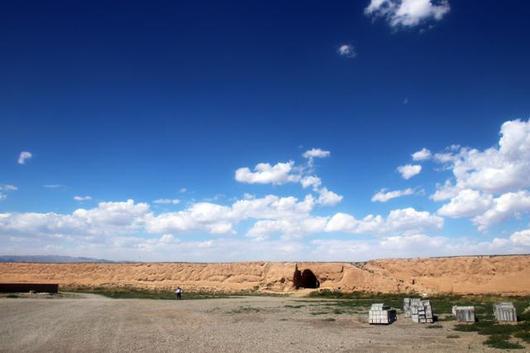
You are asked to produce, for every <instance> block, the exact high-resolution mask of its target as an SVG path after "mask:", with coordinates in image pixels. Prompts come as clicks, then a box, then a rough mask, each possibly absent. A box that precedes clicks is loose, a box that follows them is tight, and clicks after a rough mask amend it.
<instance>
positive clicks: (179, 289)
mask: <svg viewBox="0 0 530 353" xmlns="http://www.w3.org/2000/svg"><path fill="white" fill-rule="evenodd" d="M175 294H176V295H177V300H181V299H182V288H180V287H177V289H175Z"/></svg>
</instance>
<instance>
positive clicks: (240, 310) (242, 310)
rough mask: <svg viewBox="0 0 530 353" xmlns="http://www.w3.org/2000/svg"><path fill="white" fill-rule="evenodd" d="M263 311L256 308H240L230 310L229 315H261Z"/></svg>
mask: <svg viewBox="0 0 530 353" xmlns="http://www.w3.org/2000/svg"><path fill="white" fill-rule="evenodd" d="M260 311H261V309H260V308H254V307H251V306H240V307H239V308H237V309H234V310H230V311H229V312H228V314H252V313H259V312H260Z"/></svg>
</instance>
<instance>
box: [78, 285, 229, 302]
mask: <svg viewBox="0 0 530 353" xmlns="http://www.w3.org/2000/svg"><path fill="white" fill-rule="evenodd" d="M71 291H74V292H80V293H91V294H99V295H102V296H105V297H108V298H113V299H163V300H176V296H175V293H174V292H173V291H169V290H166V291H163V290H147V289H136V288H76V289H73V290H71ZM228 296H229V295H227V294H224V293H215V292H189V293H184V294H183V296H182V299H183V300H190V299H213V298H226V297H228Z"/></svg>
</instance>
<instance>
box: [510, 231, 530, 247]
mask: <svg viewBox="0 0 530 353" xmlns="http://www.w3.org/2000/svg"><path fill="white" fill-rule="evenodd" d="M510 240H511V241H512V242H513V243H514V244H516V245H522V246H528V247H530V229H525V230H521V231H519V232H515V233H513V234H512V235H511V236H510Z"/></svg>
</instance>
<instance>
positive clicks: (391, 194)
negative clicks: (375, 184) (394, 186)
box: [372, 188, 414, 202]
mask: <svg viewBox="0 0 530 353" xmlns="http://www.w3.org/2000/svg"><path fill="white" fill-rule="evenodd" d="M413 194H414V190H413V189H411V188H407V189H404V190H392V191H387V189H381V190H379V191H378V192H377V193H375V194H374V196H372V202H387V201H390V200H392V199H395V198H397V197H402V196H407V195H413Z"/></svg>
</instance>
